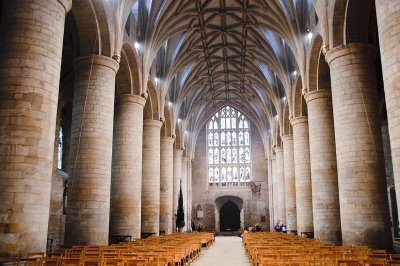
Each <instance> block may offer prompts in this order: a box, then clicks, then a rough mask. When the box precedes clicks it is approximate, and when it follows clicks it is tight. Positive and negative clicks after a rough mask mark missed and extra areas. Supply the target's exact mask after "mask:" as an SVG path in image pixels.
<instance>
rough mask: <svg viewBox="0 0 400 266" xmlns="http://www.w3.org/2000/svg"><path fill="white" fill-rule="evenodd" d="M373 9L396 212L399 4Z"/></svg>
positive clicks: (379, 3)
mask: <svg viewBox="0 0 400 266" xmlns="http://www.w3.org/2000/svg"><path fill="white" fill-rule="evenodd" d="M375 5H376V16H377V20H378V32H379V45H380V52H381V62H382V73H383V81H384V87H385V99H386V110H387V117H388V125H389V135H390V145H391V150H392V151H391V153H392V163H393V174H394V182H395V189H396V195H397V206H398V211H400V209H399V206H400V93H399V91H400V82H399V81H400V71H399V69H400V52H399V51H400V43H399V39H400V32H399V30H398V29H399V23H398V21H399V20H400V12H399V10H400V2H399V1H398V0H376V1H375ZM399 217H400V216H399ZM393 223H394V224H396V223H397V221H393Z"/></svg>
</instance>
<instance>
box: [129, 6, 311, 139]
mask: <svg viewBox="0 0 400 266" xmlns="http://www.w3.org/2000/svg"><path fill="white" fill-rule="evenodd" d="M310 12H313V7H312V4H311V1H310V0H196V1H192V0H174V1H150V0H147V1H146V0H138V2H137V3H136V4H135V5H134V7H133V10H132V14H133V15H134V18H135V19H136V20H137V23H136V27H137V28H136V39H137V41H138V42H140V43H145V44H146V45H147V46H149V44H150V43H151V47H147V48H150V49H148V51H149V52H148V54H147V55H148V57H150V58H151V57H152V56H151V54H152V53H154V56H153V57H152V60H149V61H150V62H151V63H150V66H151V69H152V70H154V72H155V73H154V72H153V73H152V74H153V75H155V76H157V77H158V78H159V79H160V80H161V84H160V85H159V89H160V95H161V97H160V98H164V97H166V102H171V103H173V105H174V108H175V109H174V111H175V112H176V117H179V118H181V119H184V120H186V122H187V125H188V127H189V128H190V127H191V128H199V127H200V126H201V125H202V124H203V123H204V122H205V121H203V120H204V119H202V117H204V114H208V115H211V114H210V113H211V112H215V111H217V109H218V108H219V107H220V106H221V103H224V104H231V105H233V106H236V107H240V108H241V109H242V110H243V111H244V112H245V113H246V114H247V115H249V116H251V117H252V119H253V120H254V121H256V123H258V126H259V127H260V129H264V130H265V131H268V129H269V128H271V125H270V124H271V123H273V120H274V117H276V115H277V114H279V113H280V110H282V108H283V106H284V105H285V104H286V102H285V101H289V102H290V100H291V98H292V94H293V92H292V88H293V87H295V86H293V84H294V83H295V82H296V76H295V75H293V73H295V71H296V72H299V69H301V68H302V66H299V65H300V64H302V63H301V62H303V61H302V58H303V56H304V51H305V42H303V39H304V38H303V36H304V35H305V34H306V32H307V29H308V28H310V27H311V26H312V25H311V24H313V23H314V24H315V22H313V21H310V17H312V16H310ZM314 16H315V15H314ZM155 52H156V53H155ZM198 114H202V115H201V116H200V115H198Z"/></svg>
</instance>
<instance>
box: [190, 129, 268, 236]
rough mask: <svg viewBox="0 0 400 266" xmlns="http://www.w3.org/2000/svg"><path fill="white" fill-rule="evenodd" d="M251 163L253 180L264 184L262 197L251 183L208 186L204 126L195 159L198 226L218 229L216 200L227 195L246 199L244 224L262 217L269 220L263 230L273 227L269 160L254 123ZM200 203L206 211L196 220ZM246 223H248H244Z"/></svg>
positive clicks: (195, 198) (194, 194)
mask: <svg viewBox="0 0 400 266" xmlns="http://www.w3.org/2000/svg"><path fill="white" fill-rule="evenodd" d="M251 126H252V127H251V129H252V130H251V162H252V167H251V169H252V178H253V179H252V180H253V181H255V183H256V184H260V183H261V193H260V196H255V197H253V195H252V192H251V189H250V186H246V187H230V188H225V187H224V188H221V187H211V188H209V186H208V171H207V157H206V155H207V153H206V143H207V142H206V135H207V134H206V127H205V126H204V127H203V128H202V129H201V131H200V133H199V136H198V138H197V142H196V150H195V158H194V159H193V160H192V176H193V180H192V190H193V193H192V195H193V200H192V217H193V220H194V222H195V224H196V226H197V224H198V223H201V224H203V225H204V229H205V230H210V231H213V230H216V229H218V228H216V227H217V226H216V221H217V222H218V220H219V217H216V216H217V213H218V211H217V210H216V207H215V203H216V199H217V198H220V197H223V196H232V197H239V198H241V199H242V200H243V217H244V221H241V222H242V225H243V224H244V227H245V228H247V227H249V226H253V225H254V224H255V223H258V222H261V216H264V217H265V222H262V223H261V225H262V227H263V229H265V230H268V228H269V208H268V182H267V172H268V166H267V160H266V159H265V154H264V148H263V143H262V140H261V136H260V134H259V132H258V131H257V129H256V127H255V126H254V125H251ZM199 204H200V206H201V208H202V210H203V212H204V214H203V216H204V218H203V219H202V220H197V219H196V208H197V206H198V205H199ZM243 222H244V223H243Z"/></svg>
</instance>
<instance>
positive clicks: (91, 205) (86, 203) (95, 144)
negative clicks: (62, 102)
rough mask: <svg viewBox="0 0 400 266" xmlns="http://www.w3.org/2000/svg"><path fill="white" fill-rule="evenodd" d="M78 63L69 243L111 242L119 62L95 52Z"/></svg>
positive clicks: (73, 124) (69, 203)
mask: <svg viewBox="0 0 400 266" xmlns="http://www.w3.org/2000/svg"><path fill="white" fill-rule="evenodd" d="M74 67H75V73H76V74H75V85H74V86H75V92H74V103H73V111H72V125H71V128H72V130H71V144H70V147H71V151H70V163H69V165H70V182H69V184H68V211H67V219H66V226H65V227H66V229H65V244H66V245H67V246H72V245H107V244H108V235H109V218H110V189H111V161H112V144H113V127H112V125H113V120H114V94H115V75H116V72H117V70H118V63H117V62H116V61H115V60H113V59H111V58H109V57H105V56H100V55H90V56H82V57H79V58H78V59H77V60H76V61H75V65H74ZM100 95H101V96H100Z"/></svg>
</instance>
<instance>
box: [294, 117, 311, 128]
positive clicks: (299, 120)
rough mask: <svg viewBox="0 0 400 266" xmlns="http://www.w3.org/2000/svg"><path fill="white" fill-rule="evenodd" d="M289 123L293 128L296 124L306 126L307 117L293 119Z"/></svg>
mask: <svg viewBox="0 0 400 266" xmlns="http://www.w3.org/2000/svg"><path fill="white" fill-rule="evenodd" d="M290 123H291V124H292V126H293V127H294V126H295V125H298V124H306V123H308V117H307V116H300V117H295V118H292V119H291V120H290Z"/></svg>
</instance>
